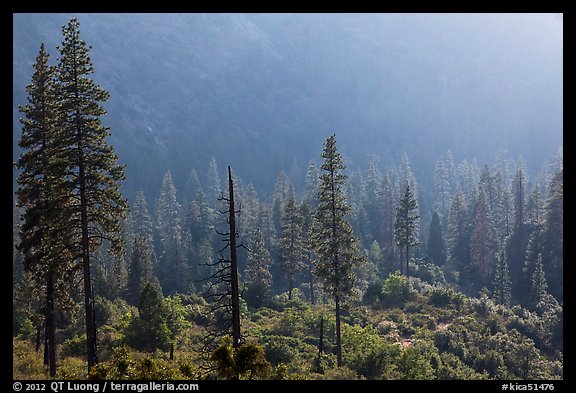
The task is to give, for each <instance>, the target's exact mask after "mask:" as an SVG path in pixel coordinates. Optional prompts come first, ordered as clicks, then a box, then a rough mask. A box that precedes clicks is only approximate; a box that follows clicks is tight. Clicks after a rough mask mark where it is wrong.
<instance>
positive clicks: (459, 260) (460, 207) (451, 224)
mask: <svg viewBox="0 0 576 393" xmlns="http://www.w3.org/2000/svg"><path fill="white" fill-rule="evenodd" d="M466 210H467V209H466V204H465V203H464V195H463V193H462V191H460V189H458V190H457V191H456V194H454V197H453V199H452V203H451V205H450V213H449V216H448V241H447V245H448V263H449V264H450V265H451V266H452V267H454V268H455V269H456V270H457V271H459V272H460V273H464V272H465V269H467V267H468V263H469V261H470V246H469V244H470V243H469V241H470V231H469V223H468V217H467V213H466Z"/></svg>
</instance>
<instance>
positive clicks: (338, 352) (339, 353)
mask: <svg viewBox="0 0 576 393" xmlns="http://www.w3.org/2000/svg"><path fill="white" fill-rule="evenodd" d="M335 300H336V365H337V366H338V368H340V367H342V337H341V335H340V298H339V297H338V295H336V296H335Z"/></svg>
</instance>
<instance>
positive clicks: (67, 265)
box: [16, 44, 75, 377]
mask: <svg viewBox="0 0 576 393" xmlns="http://www.w3.org/2000/svg"><path fill="white" fill-rule="evenodd" d="M48 60H49V56H48V53H47V52H46V51H45V49H44V44H42V45H41V46H40V51H39V53H38V56H37V58H36V62H35V63H34V74H33V75H32V83H31V84H30V85H28V86H27V87H26V91H27V92H28V104H27V105H25V106H21V107H20V111H21V112H22V113H23V114H24V115H25V117H24V118H22V119H21V120H20V122H21V123H22V126H23V127H22V137H21V139H20V141H19V143H18V144H19V146H20V147H21V148H22V149H23V153H22V154H21V155H20V158H19V160H18V162H17V164H16V166H17V168H18V169H20V170H21V172H20V174H19V176H18V190H17V191H16V194H17V196H18V205H17V206H18V207H20V208H23V209H24V210H23V214H22V216H21V218H22V221H21V223H20V225H19V241H18V244H17V250H18V251H19V252H20V253H21V255H22V264H23V266H24V272H25V273H26V276H27V277H28V281H29V284H30V285H28V286H23V287H22V288H25V287H27V288H33V287H36V288H43V289H44V306H43V313H44V321H45V327H46V328H45V331H46V360H47V361H48V364H49V369H50V376H52V377H53V376H55V375H56V343H55V321H54V318H55V299H56V292H57V291H59V287H61V285H62V284H63V283H64V282H63V280H64V277H65V276H68V275H70V274H72V273H73V272H74V270H75V269H74V266H73V265H72V264H71V259H72V258H71V256H70V254H69V253H68V252H67V244H68V242H69V241H70V238H69V236H70V234H69V233H67V232H66V231H65V229H66V227H65V224H67V223H68V219H69V217H67V215H66V213H67V209H66V207H67V206H68V204H69V200H68V196H67V195H66V194H65V193H63V192H62V190H63V189H64V186H63V182H64V178H63V177H62V176H61V173H60V164H61V163H60V161H59V160H55V159H54V158H55V156H56V154H55V153H56V152H57V149H58V148H59V146H58V145H57V143H56V142H57V138H56V132H57V130H56V125H55V120H56V117H57V109H58V108H57V101H56V96H55V93H54V80H53V79H54V67H50V66H49V65H48ZM63 228H64V230H63ZM60 290H61V288H60Z"/></svg>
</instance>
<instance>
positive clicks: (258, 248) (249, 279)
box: [242, 228, 272, 308]
mask: <svg viewBox="0 0 576 393" xmlns="http://www.w3.org/2000/svg"><path fill="white" fill-rule="evenodd" d="M248 250H249V253H248V262H247V264H246V270H245V272H244V281H245V284H246V291H245V292H244V295H243V296H242V297H243V298H245V299H246V302H247V303H248V305H250V306H253V307H256V308H257V307H260V306H261V305H262V304H263V303H264V301H265V300H266V299H268V298H269V297H270V295H271V294H272V275H271V274H270V264H271V263H272V260H271V258H270V252H269V251H268V250H267V249H266V246H265V245H264V238H263V237H262V231H261V230H260V228H258V229H256V232H255V233H254V235H253V236H252V241H251V242H250V245H249V247H248Z"/></svg>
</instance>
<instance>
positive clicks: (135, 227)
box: [130, 190, 154, 244]
mask: <svg viewBox="0 0 576 393" xmlns="http://www.w3.org/2000/svg"><path fill="white" fill-rule="evenodd" d="M130 215H131V221H132V234H133V236H134V238H138V237H140V236H144V237H146V238H147V239H148V241H149V242H150V244H152V241H153V234H154V223H153V222H152V217H151V216H150V213H149V211H148V203H147V202H146V197H145V196H144V192H143V191H142V190H140V191H138V192H137V193H136V199H135V201H134V205H133V206H132V210H131V212H130Z"/></svg>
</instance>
